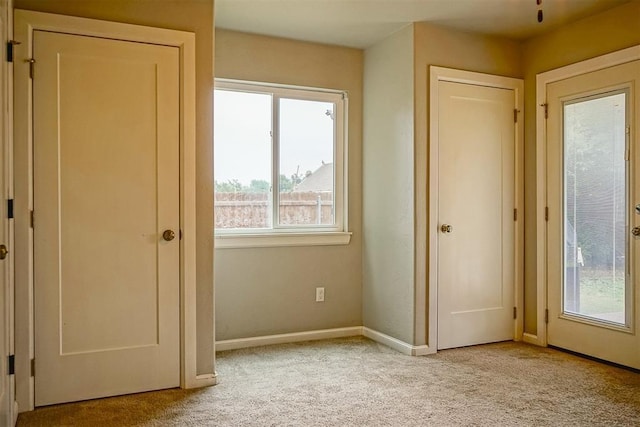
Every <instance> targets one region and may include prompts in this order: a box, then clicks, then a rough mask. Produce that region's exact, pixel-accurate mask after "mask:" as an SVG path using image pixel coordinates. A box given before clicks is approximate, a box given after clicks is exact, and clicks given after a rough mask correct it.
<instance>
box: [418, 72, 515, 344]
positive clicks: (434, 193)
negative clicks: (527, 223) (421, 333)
mask: <svg viewBox="0 0 640 427" xmlns="http://www.w3.org/2000/svg"><path fill="white" fill-rule="evenodd" d="M429 70H430V72H429V74H430V79H429V110H430V111H429V184H428V189H429V218H428V220H429V222H428V224H429V225H428V228H429V231H428V238H429V242H428V245H429V258H428V265H429V290H428V307H429V316H428V319H427V320H428V324H429V325H428V332H427V333H428V337H427V343H428V347H429V348H430V349H431V348H433V349H434V351H435V349H437V348H438V239H439V238H440V233H439V230H438V197H439V196H438V191H439V182H438V180H439V170H438V145H439V137H438V119H439V109H438V108H437V105H438V100H439V90H438V87H439V83H440V82H441V81H442V82H453V83H464V84H471V85H475V86H484V87H492V88H497V89H509V90H513V93H514V105H515V108H516V109H517V113H516V115H517V121H516V122H515V123H514V126H515V131H514V136H515V142H514V143H515V146H514V149H515V159H514V166H515V179H516V183H515V194H514V201H515V205H516V206H515V209H517V220H516V221H515V224H516V230H515V242H514V245H515V253H514V257H515V258H514V261H515V262H514V266H515V272H514V273H515V274H514V278H515V283H514V299H515V300H514V302H513V303H514V307H515V308H516V316H515V319H514V333H513V338H514V340H515V341H519V340H521V339H522V334H523V328H524V316H523V314H524V285H523V277H524V276H523V274H524V156H523V154H524V81H523V80H522V79H516V78H512V77H503V76H496V75H492V74H484V73H476V72H472V71H463V70H456V69H452V68H444V67H437V66H433V65H432V66H430V67H429Z"/></svg>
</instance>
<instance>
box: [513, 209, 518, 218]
mask: <svg viewBox="0 0 640 427" xmlns="http://www.w3.org/2000/svg"><path fill="white" fill-rule="evenodd" d="M513 220H514V221H517V220H518V209H513Z"/></svg>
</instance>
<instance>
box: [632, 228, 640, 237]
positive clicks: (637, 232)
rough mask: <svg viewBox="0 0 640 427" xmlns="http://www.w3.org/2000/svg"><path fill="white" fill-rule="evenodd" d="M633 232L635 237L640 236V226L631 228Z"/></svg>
mask: <svg viewBox="0 0 640 427" xmlns="http://www.w3.org/2000/svg"><path fill="white" fill-rule="evenodd" d="M631 234H633V235H634V236H635V237H638V236H640V227H633V228H632V229H631Z"/></svg>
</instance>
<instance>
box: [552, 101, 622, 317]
mask: <svg viewBox="0 0 640 427" xmlns="http://www.w3.org/2000/svg"><path fill="white" fill-rule="evenodd" d="M625 105H626V94H625V93H624V92H621V93H607V94H602V95H598V96H597V97H590V98H587V99H585V98H582V99H580V100H574V101H570V102H565V103H564V105H563V108H564V111H563V116H564V130H563V131H564V147H563V149H564V177H563V181H564V201H563V202H564V283H563V285H564V286H563V308H564V313H565V314H569V315H572V314H573V315H579V316H582V317H588V318H591V319H594V320H597V321H603V322H608V323H614V324H619V325H625V324H627V322H626V320H627V318H626V315H627V313H626V311H627V310H626V298H627V286H628V283H627V281H628V280H627V273H628V271H627V268H626V265H627V255H628V249H627V248H628V242H627V233H626V227H627V211H628V210H627V204H628V203H627V187H628V178H627V177H628V170H627V161H626V159H625V154H626V150H627V147H626V138H625V128H626V113H625Z"/></svg>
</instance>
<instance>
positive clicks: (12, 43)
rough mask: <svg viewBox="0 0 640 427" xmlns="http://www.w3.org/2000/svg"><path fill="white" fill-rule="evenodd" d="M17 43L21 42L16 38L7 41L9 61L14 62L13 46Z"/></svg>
mask: <svg viewBox="0 0 640 427" xmlns="http://www.w3.org/2000/svg"><path fill="white" fill-rule="evenodd" d="M17 44H20V42H19V41H15V40H9V41H8V42H7V62H13V47H14V46H15V45H17Z"/></svg>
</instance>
